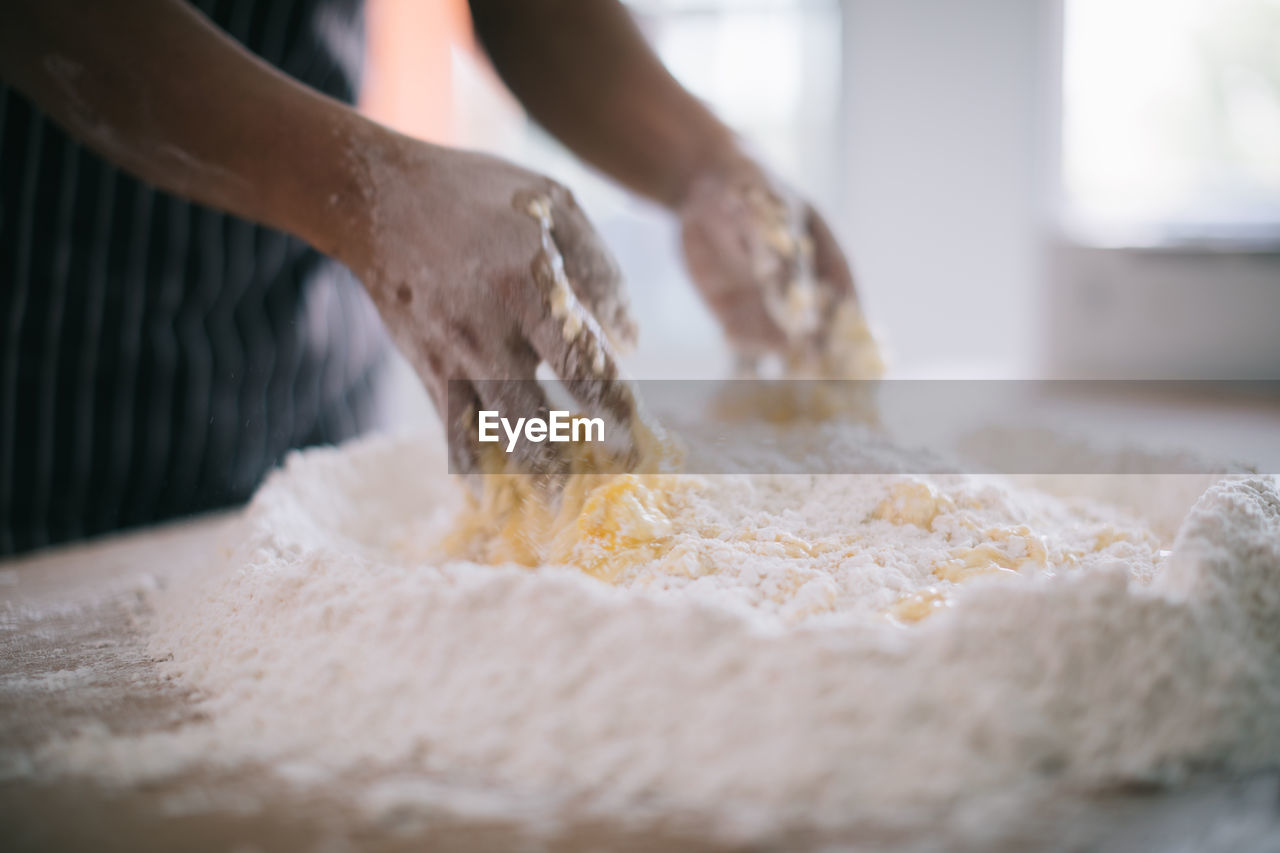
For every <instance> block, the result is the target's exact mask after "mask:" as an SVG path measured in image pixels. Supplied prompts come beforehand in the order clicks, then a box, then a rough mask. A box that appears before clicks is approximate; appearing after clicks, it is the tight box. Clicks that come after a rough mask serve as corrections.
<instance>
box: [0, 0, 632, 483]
mask: <svg viewBox="0 0 1280 853" xmlns="http://www.w3.org/2000/svg"><path fill="white" fill-rule="evenodd" d="M0 77H3V78H4V79H5V80H6V81H8V82H10V83H11V84H12V85H14V86H15V87H16V88H17V89H18V90H20V91H22V92H23V93H24V94H26V95H27V96H28V97H30V98H31V99H32V100H33V101H35V102H36V103H37V104H38V105H39V106H40V107H41V108H42V109H43V110H45V111H46V112H47V113H48V114H49V115H50V116H51V117H52V118H53V119H54V120H55V121H57V122H58V123H59V124H61V125H62V126H63V127H65V128H66V129H67V130H68V131H69V132H70V133H71V134H72V135H74V136H75V137H77V138H78V139H79V140H81V141H82V142H83V143H84V144H86V145H88V146H89V147H91V148H93V149H94V150H95V151H97V152H98V153H100V154H101V155H102V156H104V157H106V158H107V159H109V160H112V161H113V162H115V163H117V164H118V165H120V166H121V167H123V168H125V169H127V170H129V171H130V172H132V173H133V174H135V175H137V176H138V177H140V178H142V179H143V180H145V181H148V182H150V183H153V184H156V185H158V186H160V187H162V188H164V189H166V190H170V191H172V192H175V193H179V194H181V195H185V196H187V197H189V198H192V199H194V200H196V201H199V202H202V203H205V204H208V205H212V206H214V207H219V208H222V209H224V210H227V211H230V212H232V213H235V214H237V215H240V216H243V217H245V218H248V219H252V220H255V221H257V222H261V223H264V224H266V225H269V226H272V227H275V228H279V229H282V230H285V231H289V232H292V233H293V234H295V235H297V236H299V237H301V238H303V239H304V240H307V241H308V242H309V243H311V244H312V245H313V246H315V247H316V248H317V249H319V250H320V251H322V252H325V253H327V254H330V255H332V256H334V257H336V258H337V259H338V260H340V261H342V262H343V263H345V264H346V265H347V266H349V267H350V268H351V269H352V271H353V272H355V274H356V275H357V276H358V277H359V278H360V280H361V281H362V282H363V283H364V285H365V287H366V288H367V289H368V291H369V293H370V295H371V296H372V298H373V301H374V303H375V304H376V305H377V306H378V309H379V311H380V313H381V315H382V318H383V321H384V322H385V323H386V325H387V327H388V329H389V331H390V332H391V335H392V337H393V339H394V340H395V342H396V344H397V345H398V346H399V348H400V349H401V351H402V352H403V353H404V354H405V356H406V357H407V358H408V360H409V362H410V363H411V364H412V365H413V366H414V368H415V369H416V371H417V373H418V375H419V377H420V378H421V379H422V381H423V384H424V385H425V386H426V387H427V390H428V391H429V393H430V394H431V395H432V398H433V400H434V402H435V404H436V407H437V410H438V411H439V413H440V415H441V417H445V416H446V412H447V411H448V405H447V401H448V399H449V394H450V389H449V387H448V384H449V380H464V382H463V383H462V385H463V386H464V388H463V392H462V393H461V394H460V395H459V396H460V398H461V399H463V400H464V401H465V402H466V403H467V404H469V405H472V406H476V405H483V406H484V407H485V408H494V409H500V410H502V409H509V408H511V407H515V408H518V409H520V410H521V413H522V414H528V413H530V412H531V411H532V410H533V409H536V408H537V407H538V405H539V404H541V403H542V402H543V401H542V400H541V399H539V398H538V397H537V395H538V394H539V393H540V392H539V391H538V388H537V386H536V383H532V382H519V383H509V384H508V386H507V387H505V388H497V389H492V388H491V387H490V386H480V385H477V386H475V387H471V386H470V384H469V383H468V382H466V381H465V380H471V379H529V380H532V379H533V378H534V376H535V371H536V368H537V366H538V364H539V362H540V361H546V362H547V363H548V364H549V365H550V366H551V367H552V369H553V370H555V372H556V373H557V374H558V375H559V376H560V377H562V378H564V379H566V380H574V379H582V378H588V377H590V378H596V379H599V378H612V377H614V376H616V375H617V367H616V365H615V363H614V360H613V353H612V350H611V348H610V343H609V339H608V337H607V336H606V334H605V332H614V333H615V336H616V337H620V338H624V339H625V338H626V337H627V336H628V333H629V330H630V321H629V320H628V319H627V315H626V305H625V301H624V300H623V298H622V295H621V285H620V279H619V276H618V273H617V268H616V266H615V265H614V263H613V260H612V258H611V257H610V256H609V254H608V252H607V251H606V250H605V249H604V247H603V245H602V244H601V243H600V242H599V240H598V238H597V237H596V234H595V231H594V230H593V229H592V228H591V226H590V224H589V223H588V222H587V219H586V217H585V216H583V214H582V212H581V211H580V210H579V209H578V207H577V206H576V204H575V203H574V201H573V198H572V196H571V195H570V194H569V193H568V191H567V190H565V189H564V188H563V187H561V186H559V185H558V184H555V183H554V182H553V181H551V180H549V179H547V178H545V177H543V176H541V175H536V174H534V173H531V172H528V171H526V170H524V169H520V168H518V167H516V166H514V165H512V164H510V163H505V162H503V161H501V160H497V159H495V158H492V157H485V156H482V155H478V154H472V153H469V152H463V151H456V150H452V149H448V148H442V147H440V146H435V145H429V144H427V143H424V142H420V141H418V140H414V139H409V138H408V137H405V136H402V135H400V134H396V133H393V132H391V131H389V130H387V129H386V128H383V127H381V126H379V125H377V124H375V123H373V122H371V121H369V120H367V119H365V118H363V117H361V116H360V115H359V114H357V113H356V112H355V111H353V110H351V109H350V108H348V107H346V106H345V105H343V104H340V103H338V102H336V101H334V100H332V99H329V98H327V97H324V96H323V95H320V94H319V93H317V92H314V91H313V90H311V89H308V88H307V87H305V86H302V85H300V84H298V83H296V82H295V81H293V80H291V79H290V78H288V77H287V76H285V75H284V74H282V73H280V72H279V71H277V70H275V69H274V68H272V67H271V66H269V65H267V64H266V63H264V62H262V61H260V60H258V59H257V58H255V57H254V56H253V55H252V54H250V53H249V52H248V51H246V50H244V49H243V48H242V47H240V46H239V45H238V44H237V43H236V42H235V41H234V40H232V39H231V38H229V37H228V36H226V35H224V34H223V33H222V32H221V31H220V30H218V29H217V28H216V27H215V26H213V25H212V24H211V23H209V22H208V21H207V20H206V19H205V18H203V17H202V16H201V15H199V14H198V13H197V12H195V11H194V10H192V9H191V7H189V6H188V5H187V4H186V3H185V2H183V0H94V1H93V2H83V0H0ZM531 202H532V204H531ZM561 264H562V265H561ZM566 273H567V276H568V280H567V281H566V280H565V279H566V275H565V274H566ZM570 283H571V284H570ZM570 286H572V290H570V289H569V288H570ZM553 303H554V304H553ZM571 332H572V334H571ZM570 387H571V388H573V387H578V388H580V389H581V393H582V394H584V395H585V394H589V393H594V394H597V395H602V396H596V397H595V398H591V399H583V400H581V402H582V403H583V405H584V407H585V408H586V409H587V410H588V411H592V412H594V411H596V410H599V409H601V408H603V409H607V410H609V411H611V412H613V413H614V414H615V415H616V416H617V417H618V418H619V419H620V420H626V419H628V418H629V416H630V411H631V408H630V407H631V400H630V397H629V396H627V393H626V392H625V389H624V388H622V387H621V386H620V385H619V383H610V384H609V386H608V387H605V388H604V389H603V390H600V389H599V383H594V384H590V383H581V384H580V385H577V386H575V385H573V384H572V383H571V384H570ZM455 390H457V389H455ZM489 393H505V394H508V395H517V396H520V395H523V396H522V398H521V399H486V398H485V395H486V394H489ZM454 414H455V415H456V416H457V417H456V418H455V419H454V420H453V421H452V422H451V423H449V424H448V425H447V426H448V428H449V430H450V431H451V438H452V439H454V440H453V441H451V449H453V450H454V451H455V452H456V453H458V454H459V457H458V458H456V460H455V461H457V462H458V463H459V464H460V465H462V466H463V467H467V466H468V465H469V464H471V462H472V461H473V460H471V459H469V458H466V457H465V455H463V454H465V450H466V448H468V447H469V446H470V445H469V442H468V441H467V440H466V437H465V435H463V434H462V433H463V432H464V431H465V429H466V423H465V422H464V421H463V419H462V418H463V415H464V412H463V411H461V410H458V411H455V412H454ZM538 447H539V448H548V447H550V446H549V445H540V446H538ZM537 461H539V462H540V463H542V464H544V465H548V466H549V465H553V464H555V463H556V460H554V459H541V460H537Z"/></svg>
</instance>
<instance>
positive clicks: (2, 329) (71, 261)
mask: <svg viewBox="0 0 1280 853" xmlns="http://www.w3.org/2000/svg"><path fill="white" fill-rule="evenodd" d="M470 6H471V12H472V19H473V23H474V27H475V31H476V34H477V36H478V38H479V41H480V42H481V44H482V45H483V47H484V49H485V50H486V52H487V53H488V55H489V57H490V59H491V61H492V63H493V65H494V67H495V68H496V69H497V71H498V73H499V74H500V76H501V77H502V79H503V80H504V82H505V83H506V84H507V86H508V87H509V88H510V89H511V91H512V92H513V93H514V94H515V96H516V97H517V98H518V99H519V100H520V102H521V103H522V104H523V106H524V107H525V109H526V110H527V111H528V112H529V114H530V115H531V116H532V117H533V118H534V119H535V120H536V121H538V122H539V123H540V124H541V125H542V126H543V127H545V128H546V129H547V130H548V131H549V132H550V133H552V134H553V135H555V136H556V137H557V138H558V139H559V140H560V141H562V142H563V143H564V144H565V145H566V146H567V147H568V148H570V149H571V150H573V151H574V152H575V153H576V154H577V155H579V156H580V157H581V158H583V159H584V160H585V161H587V162H589V163H591V164H593V165H594V166H596V167H597V168H599V169H600V170H602V171H603V172H605V173H606V174H608V175H610V176H612V178H614V179H615V180H617V181H618V182H620V183H621V184H623V185H624V186H626V187H628V188H630V189H631V190H632V191H634V192H636V193H638V194H640V195H642V196H645V197H647V198H649V199H652V200H654V201H657V202H658V203H660V204H662V205H663V206H665V207H666V208H668V209H669V210H671V211H673V212H674V214H675V215H676V216H678V217H679V218H680V221H681V225H682V234H683V241H682V242H683V246H684V251H685V256H686V261H687V263H688V265H689V268H690V271H691V273H692V278H693V279H694V281H695V282H696V283H697V285H698V287H699V288H700V290H701V293H702V295H703V296H704V297H705V299H706V301H707V302H708V303H709V305H710V306H711V308H712V309H713V310H714V311H715V313H716V314H717V315H718V317H719V319H720V320H721V322H722V324H723V325H724V327H725V329H726V332H727V334H728V337H729V338H730V340H731V342H732V343H733V344H734V345H735V346H736V347H738V348H740V349H742V350H744V351H757V352H758V351H766V350H771V349H777V348H778V347H781V346H783V345H784V344H786V342H787V341H788V340H789V337H790V336H792V335H791V333H792V330H790V329H787V328H785V324H783V323H780V322H779V314H778V312H777V311H776V310H774V306H773V304H772V302H776V301H777V296H778V293H779V292H780V291H779V288H780V287H785V286H787V285H786V282H787V281H789V280H790V279H792V278H794V277H795V275H796V265H797V264H798V263H799V262H800V259H801V257H802V256H803V259H804V260H805V262H806V263H808V264H809V265H811V267H812V270H813V272H814V273H815V276H814V278H815V280H817V281H818V282H820V288H821V290H822V293H823V294H824V298H825V299H826V300H827V303H828V304H829V303H830V302H831V301H832V300H834V299H838V298H843V297H846V296H848V297H851V296H852V294H853V281H852V278H851V276H850V273H849V269H848V265H847V263H846V261H845V259H844V257H843V256H842V254H841V252H840V249H839V248H838V246H837V245H836V242H835V240H834V238H833V237H832V235H831V232H830V230H829V229H828V227H827V226H826V224H825V223H824V222H823V220H822V219H821V217H820V216H819V215H818V214H817V213H816V212H815V211H814V210H813V209H812V208H811V207H810V206H809V205H807V204H806V203H804V202H803V201H802V200H800V199H798V198H797V197H796V196H795V195H794V194H793V193H791V192H790V191H789V190H787V189H786V188H784V187H782V186H781V185H780V184H779V183H778V182H777V181H776V180H775V179H773V178H772V177H771V176H770V175H769V174H768V173H767V172H766V171H765V169H764V168H763V167H762V166H761V165H759V164H758V163H757V162H756V161H755V160H754V159H753V158H752V157H751V156H750V155H749V154H747V153H746V152H745V150H744V147H743V145H742V144H741V143H740V142H739V141H738V140H737V139H736V138H735V136H734V135H733V133H732V132H731V131H730V130H729V129H728V128H727V127H726V126H725V125H724V124H723V123H722V122H720V121H719V120H717V119H716V118H715V116H713V115H712V114H711V112H710V111H709V110H708V109H707V108H706V107H705V106H704V105H703V104H702V103H700V102H699V101H698V100H697V99H695V98H694V97H693V96H691V95H690V94H689V93H688V92H686V91H685V90H684V89H683V88H681V87H680V85H679V84H678V83H677V82H676V81H675V80H674V78H672V77H671V76H670V75H669V74H668V73H667V71H666V70H665V69H664V68H663V67H662V65H661V63H660V62H659V61H658V59H657V58H656V57H655V56H654V54H653V53H652V52H651V50H650V49H649V47H648V46H647V44H646V42H645V40H644V38H643V36H642V35H641V34H640V32H639V30H638V29H637V27H636V26H635V24H634V22H633V21H632V19H631V17H630V15H629V13H628V12H627V11H626V9H625V8H624V7H623V6H621V5H620V4H619V3H617V2H615V1H614V0H472V2H471V4H470ZM361 34H362V10H361V8H360V3H359V2H358V0H273V2H265V0H194V2H190V3H188V2H186V0H96V2H92V3H83V2H78V0H0V81H3V84H4V85H3V86H2V87H0V205H2V207H0V238H2V239H0V304H3V306H4V307H3V320H0V554H13V553H17V552H20V551H24V550H28V549H32V548H36V547H40V546H44V545H48V544H51V543H56V542H62V541H67V540H71V539H76V538H80V537H84V536H89V535H94V534H98V533H102V532H105V531H110V530H115V529H119V528H124V527H130V526H135V525H141V524H148V523H153V522H156V521H159V520H162V519H165V518H170V517H174V516H178V515H185V514H190V513H195V512H200V511H203V510H207V509H211V508H215V507H220V506H225V505H228V504H232V503H236V502H240V501H243V500H245V499H246V498H247V497H248V496H249V495H250V494H251V493H252V491H253V489H254V488H255V487H256V485H257V484H258V483H259V481H260V480H261V478H262V477H263V476H264V474H265V472H267V471H268V470H270V468H271V467H272V466H274V465H276V464H277V463H278V462H279V461H280V459H281V458H282V456H283V455H284V453H285V452H286V451H287V450H288V449H290V448H294V447H300V446H305V445H309V444H315V443H323V442H339V441H341V440H343V439H345V438H347V437H349V436H352V435H355V434H357V433H359V432H361V431H363V430H365V429H367V428H369V427H370V426H372V425H373V424H374V422H375V418H376V412H377V408H378V407H377V399H378V395H379V393H380V391H379V382H380V377H381V375H382V370H383V367H384V365H385V362H386V358H387V345H386V343H385V341H386V340H387V337H388V336H387V334H386V333H387V332H389V333H390V334H389V338H390V339H391V340H392V341H394V343H395V344H396V345H397V346H398V348H399V349H400V350H401V351H402V352H403V353H404V355H405V356H406V357H407V359H408V361H409V362H410V363H411V364H412V366H413V367H414V369H415V371H416V372H417V374H418V376H419V377H420V378H421V380H422V382H423V384H424V385H425V386H426V388H427V390H428V392H429V393H430V394H431V397H432V399H433V400H434V402H435V403H436V406H437V409H438V410H439V411H440V413H441V415H442V416H444V414H445V411H446V405H445V403H446V395H447V393H448V391H447V388H448V385H447V383H448V382H449V380H472V379H477V378H498V379H520V378H532V377H533V376H534V374H535V370H536V369H537V367H538V365H539V364H540V363H541V362H546V363H547V364H548V365H550V367H551V368H552V369H553V370H555V372H556V373H557V374H558V375H559V376H561V377H563V378H565V379H569V380H573V379H580V378H584V377H591V378H599V377H602V376H604V377H612V376H616V375H617V367H616V363H615V361H614V346H615V345H616V344H617V343H618V342H619V341H626V340H628V339H630V338H631V337H633V335H634V327H633V325H632V323H631V321H630V319H629V317H628V313H627V302H626V296H625V293H624V290H623V287H622V284H621V279H620V276H619V271H618V268H617V265H616V264H615V263H614V261H613V259H612V257H611V256H610V254H609V252H608V250H607V248H606V247H605V246H604V245H603V243H602V242H601V240H600V238H599V236H598V235H597V234H596V232H595V231H594V229H593V228H592V226H591V224H590V223H589V221H588V220H587V218H586V216H585V215H584V214H583V212H582V210H581V209H580V208H579V207H578V205H577V204H576V203H575V201H574V198H573V196H572V194H571V193H570V192H569V190H568V189H566V188H565V187H563V186H561V185H559V184H558V183H556V182H555V181H553V180H550V179H549V178H546V177H544V176H542V175H539V174H536V173H534V172H531V171H528V170H526V169H523V168H521V167H519V166H517V165H514V164H512V163H509V162H505V161H503V160H500V159H497V158H494V157H490V156H486V155H483V154H479V153H474V152H470V151H464V150H458V149H452V148H447V147H442V146H440V145H434V144H430V143H427V142H424V141H421V140H417V139H412V138H409V137H407V136H404V135H401V134H399V133H396V132H393V131H391V130H389V129H388V128H386V127H383V126H380V125H378V124H376V123H375V122H373V121H371V120H370V119H368V118H366V117H364V116H362V115H361V114H359V113H358V112H357V111H356V110H354V109H353V108H352V106H351V104H352V103H354V101H355V98H356V95H357V93H358V88H359V76H360V63H361V57H360V50H359V47H360V44H361ZM424 85H426V83H425V82H424ZM780 223H783V224H786V225H787V226H788V229H787V230H786V233H784V234H783V235H782V236H781V237H780V236H779V231H778V228H779V224H780ZM797 246H799V247H802V248H803V249H804V252H799V251H797ZM561 264H562V266H563V274H562V275H561V274H558V272H557V270H558V269H559V268H560V265H561ZM557 282H560V283H562V284H565V285H566V286H567V287H568V288H569V292H570V294H571V296H572V299H571V300H570V301H571V302H572V305H570V306H569V307H570V308H571V309H572V311H573V312H575V313H574V314H573V317H568V315H567V314H566V311H567V310H568V309H567V308H566V306H565V305H564V304H563V303H564V301H565V299H567V298H568V297H566V296H565V294H563V293H562V294H561V295H560V296H559V297H556V298H552V290H554V288H555V287H556V286H557ZM361 285H363V289H362V288H361ZM557 299H559V302H558V303H557ZM771 300H772V302H771ZM824 313H829V312H821V311H820V312H819V319H818V322H817V323H816V324H811V325H812V328H810V329H808V330H807V331H806V332H805V334H806V335H809V334H811V335H812V336H814V338H815V339H816V338H817V337H818V336H820V335H821V334H822V324H823V320H822V315H823V314H824ZM518 386H519V387H524V388H528V387H536V385H535V384H534V383H518ZM460 387H462V388H463V389H464V394H465V393H467V389H472V393H474V394H479V393H480V392H479V391H476V390H474V389H475V388H479V387H480V386H479V385H476V386H471V385H469V384H467V383H465V382H464V383H461V385H460ZM531 393H532V392H531ZM606 397H607V395H606ZM477 402H483V403H492V402H494V401H486V400H477ZM583 402H584V405H585V406H586V407H587V408H589V409H599V408H600V407H606V408H608V407H613V408H615V409H619V408H624V407H625V406H624V403H623V402H622V401H619V400H616V399H615V400H610V399H605V398H601V399H590V400H585V401H583ZM622 414H623V415H625V412H622ZM455 420H457V419H455ZM447 426H448V428H449V429H450V430H451V431H453V432H456V431H457V430H458V429H460V426H459V424H458V423H451V424H448V425H447Z"/></svg>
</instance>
